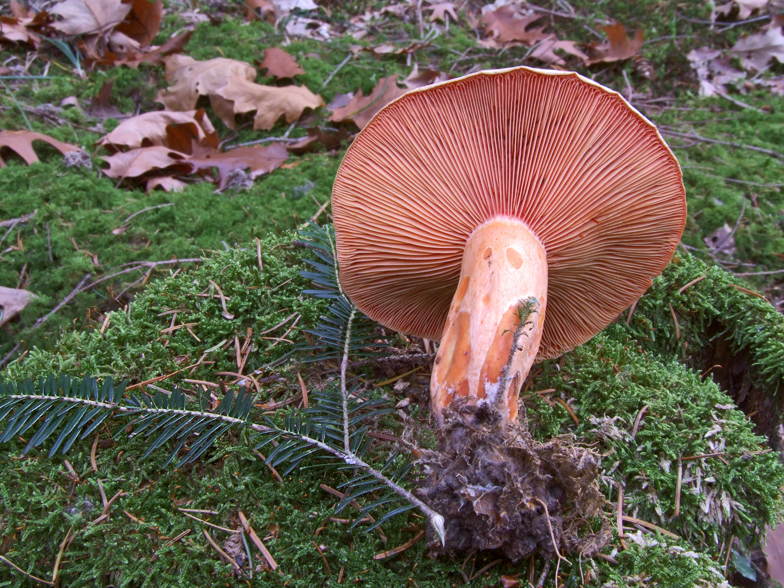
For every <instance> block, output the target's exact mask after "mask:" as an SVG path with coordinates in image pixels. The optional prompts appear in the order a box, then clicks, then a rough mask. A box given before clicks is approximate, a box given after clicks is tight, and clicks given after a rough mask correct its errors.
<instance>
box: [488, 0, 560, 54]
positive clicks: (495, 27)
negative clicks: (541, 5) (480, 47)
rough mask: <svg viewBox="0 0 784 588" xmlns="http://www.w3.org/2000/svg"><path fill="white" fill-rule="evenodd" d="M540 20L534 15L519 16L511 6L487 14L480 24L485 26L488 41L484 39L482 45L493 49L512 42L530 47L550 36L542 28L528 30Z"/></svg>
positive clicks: (537, 15) (539, 15) (540, 16)
mask: <svg viewBox="0 0 784 588" xmlns="http://www.w3.org/2000/svg"><path fill="white" fill-rule="evenodd" d="M540 18H542V15H541V14H535V13H534V14H528V15H520V14H519V13H518V12H517V10H516V9H515V8H514V7H513V6H511V5H506V6H502V7H501V8H499V9H498V10H493V11H490V12H487V13H485V14H484V16H482V22H483V23H484V24H485V32H486V33H487V34H488V36H489V39H486V40H485V41H484V42H483V44H485V43H486V44H487V45H489V46H494V47H499V46H503V45H506V44H507V43H513V42H518V43H525V44H526V45H531V44H533V43H537V42H538V41H541V40H542V39H546V38H547V37H548V36H550V35H549V34H548V33H545V32H544V27H539V28H535V29H531V30H529V29H528V27H530V26H531V25H532V24H533V23H535V22H536V21H537V20H539V19H540Z"/></svg>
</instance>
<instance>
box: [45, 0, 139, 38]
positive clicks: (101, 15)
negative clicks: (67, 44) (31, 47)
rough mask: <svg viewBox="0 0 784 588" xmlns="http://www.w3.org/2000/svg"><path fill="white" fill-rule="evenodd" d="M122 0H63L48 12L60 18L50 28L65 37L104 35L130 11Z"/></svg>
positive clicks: (128, 5) (129, 5)
mask: <svg viewBox="0 0 784 588" xmlns="http://www.w3.org/2000/svg"><path fill="white" fill-rule="evenodd" d="M131 8H132V6H131V4H129V3H128V4H124V3H123V2H122V0H64V1H63V2H60V3H58V4H56V5H55V6H53V7H52V8H51V9H50V10H49V12H50V14H56V15H58V16H60V17H62V20H61V21H58V22H55V23H52V27H53V28H55V29H57V30H58V31H60V32H61V33H65V34H66V35H105V34H108V33H109V32H110V31H112V30H113V29H114V28H115V27H116V26H117V25H119V24H120V23H121V22H122V21H123V20H125V17H126V16H128V13H129V12H130V11H131Z"/></svg>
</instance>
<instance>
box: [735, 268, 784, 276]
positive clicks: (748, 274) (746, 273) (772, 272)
mask: <svg viewBox="0 0 784 588" xmlns="http://www.w3.org/2000/svg"><path fill="white" fill-rule="evenodd" d="M733 274H734V275H736V276H772V275H773V274H784V269H780V270H771V271H768V272H741V273H735V272H733Z"/></svg>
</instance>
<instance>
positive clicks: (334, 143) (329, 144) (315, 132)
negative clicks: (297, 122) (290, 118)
mask: <svg viewBox="0 0 784 588" xmlns="http://www.w3.org/2000/svg"><path fill="white" fill-rule="evenodd" d="M307 131H308V136H307V137H303V138H302V139H300V140H299V141H297V142H296V143H289V144H288V145H287V146H286V149H287V150H288V151H289V153H294V154H295V155H303V154H305V153H311V152H314V151H322V150H326V151H332V150H333V149H337V148H339V147H340V145H341V143H343V141H345V140H347V139H348V138H349V132H348V127H345V126H344V127H341V128H340V129H338V130H337V131H336V132H332V133H330V132H327V131H325V130H323V129H321V128H319V127H312V128H309V129H307ZM319 145H321V146H322V148H319V147H318V146H319Z"/></svg>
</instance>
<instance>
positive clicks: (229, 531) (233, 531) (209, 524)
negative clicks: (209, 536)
mask: <svg viewBox="0 0 784 588" xmlns="http://www.w3.org/2000/svg"><path fill="white" fill-rule="evenodd" d="M178 510H179V511H180V512H182V514H184V515H185V516H186V517H190V518H192V519H193V520H194V521H199V522H200V523H202V524H204V525H207V526H208V527H212V528H213V529H218V531H225V532H226V533H239V532H240V530H239V529H227V528H226V527H221V526H219V525H213V524H212V523H208V522H207V521H205V520H204V519H200V518H199V517H195V516H193V515H192V514H188V513H187V512H183V511H182V509H178ZM205 533H206V531H205Z"/></svg>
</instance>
